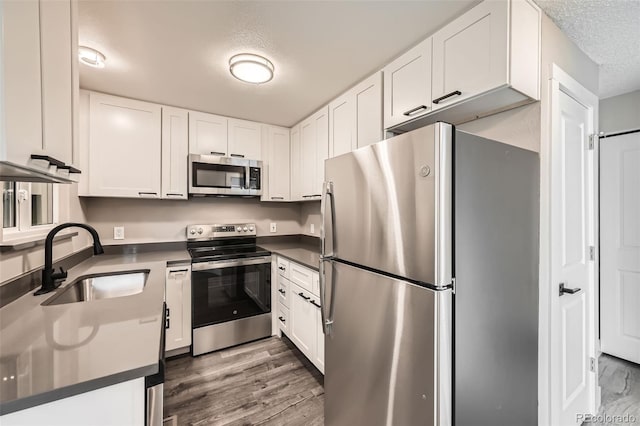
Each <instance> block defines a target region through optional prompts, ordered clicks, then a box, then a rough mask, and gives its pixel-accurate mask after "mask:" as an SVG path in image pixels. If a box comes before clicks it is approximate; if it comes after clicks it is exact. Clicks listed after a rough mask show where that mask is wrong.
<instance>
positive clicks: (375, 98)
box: [351, 72, 383, 149]
mask: <svg viewBox="0 0 640 426" xmlns="http://www.w3.org/2000/svg"><path fill="white" fill-rule="evenodd" d="M351 92H352V93H353V96H354V99H355V105H356V146H354V147H353V148H354V149H356V148H362V147H363V146H367V145H371V144H372V143H376V142H380V141H381V140H382V139H383V134H382V72H377V73H375V74H374V75H372V76H371V77H369V78H367V79H366V80H364V81H362V82H360V83H358V84H357V85H356V86H355V87H354V88H353V89H351Z"/></svg>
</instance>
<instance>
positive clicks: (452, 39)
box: [433, 1, 509, 109]
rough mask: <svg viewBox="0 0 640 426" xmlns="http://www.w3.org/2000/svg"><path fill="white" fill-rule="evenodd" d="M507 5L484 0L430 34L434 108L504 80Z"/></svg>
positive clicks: (489, 87)
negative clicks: (431, 41)
mask: <svg viewBox="0 0 640 426" xmlns="http://www.w3.org/2000/svg"><path fill="white" fill-rule="evenodd" d="M508 9H509V8H508V2H505V1H485V2H483V3H481V4H479V5H478V6H476V7H474V8H473V9H471V10H470V11H469V12H467V13H465V14H464V15H462V16H461V17H460V18H458V19H456V20H455V21H453V22H452V23H450V24H449V25H447V26H446V27H444V28H443V29H441V30H440V31H438V32H437V33H436V34H435V35H434V36H433V64H434V67H433V109H437V108H441V107H443V106H446V105H448V104H449V103H452V102H459V101H461V100H464V99H466V98H469V97H471V96H474V95H477V94H478V93H482V92H484V91H486V90H488V89H492V88H495V87H497V86H499V85H500V84H504V83H506V82H507V71H508V67H507V48H508V46H507V35H508V34H507V29H508V25H509V22H508Z"/></svg>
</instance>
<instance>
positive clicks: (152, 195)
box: [138, 192, 158, 197]
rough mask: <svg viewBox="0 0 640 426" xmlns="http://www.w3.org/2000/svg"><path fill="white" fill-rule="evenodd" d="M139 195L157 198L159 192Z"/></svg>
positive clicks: (140, 193)
mask: <svg viewBox="0 0 640 426" xmlns="http://www.w3.org/2000/svg"><path fill="white" fill-rule="evenodd" d="M138 195H139V196H141V197H157V196H158V193H157V192H138Z"/></svg>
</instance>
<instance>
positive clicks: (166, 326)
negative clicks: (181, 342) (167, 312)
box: [164, 318, 171, 328]
mask: <svg viewBox="0 0 640 426" xmlns="http://www.w3.org/2000/svg"><path fill="white" fill-rule="evenodd" d="M164 328H171V320H170V319H169V318H167V321H166V322H165V324H164Z"/></svg>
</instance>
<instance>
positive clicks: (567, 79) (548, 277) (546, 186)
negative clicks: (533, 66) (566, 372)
mask: <svg viewBox="0 0 640 426" xmlns="http://www.w3.org/2000/svg"><path fill="white" fill-rule="evenodd" d="M550 68H551V69H550V71H551V72H550V76H551V77H550V78H549V80H548V84H547V99H548V105H547V106H546V108H545V105H544V103H543V105H542V117H541V118H542V121H543V123H544V122H546V124H547V126H543V128H542V129H543V133H542V134H541V141H540V172H541V173H540V267H539V274H540V282H539V294H538V299H539V324H538V332H539V334H538V423H539V424H553V420H554V419H555V418H556V417H557V414H556V413H554V412H552V407H553V405H552V401H551V394H552V392H551V390H552V386H553V385H554V384H553V378H552V377H551V363H552V362H553V359H552V354H551V349H552V347H551V336H552V333H551V330H552V326H553V324H552V323H551V298H552V297H553V296H555V295H556V293H557V291H555V286H554V285H553V283H555V282H556V281H557V280H555V279H554V277H553V276H552V270H551V253H552V250H551V188H552V186H553V185H554V184H555V182H552V181H551V176H552V175H551V165H552V162H553V161H556V159H554V158H552V156H551V153H552V144H553V143H554V142H555V135H556V134H557V126H558V122H559V120H558V118H559V114H558V112H559V102H560V101H559V99H560V92H561V91H562V92H564V93H566V94H568V95H569V96H571V97H572V98H574V99H575V100H576V101H578V102H580V103H581V104H582V105H584V106H585V107H587V109H588V110H589V116H590V118H591V124H592V126H591V128H592V131H591V133H592V134H594V135H597V134H598V104H599V100H598V97H597V96H596V95H595V94H593V93H591V92H590V91H589V90H587V89H586V88H585V87H584V86H582V85H581V84H580V83H579V82H578V81H576V80H575V79H574V78H573V77H571V76H570V75H569V74H567V73H566V72H565V71H564V70H562V69H561V68H560V67H559V66H558V65H556V64H555V63H553V64H551V65H550ZM598 153H599V141H598V138H597V137H595V138H594V149H593V154H592V155H591V158H590V167H589V182H590V185H589V189H588V191H591V196H592V197H591V199H592V200H593V201H592V203H591V206H589V208H590V209H591V212H592V215H591V217H592V220H591V223H590V233H591V238H590V243H591V245H593V246H594V247H595V256H594V262H593V264H594V265H593V267H594V273H593V275H592V277H593V278H592V280H591V282H590V283H589V286H590V290H591V292H592V293H591V294H593V298H592V303H591V304H590V306H589V307H588V308H589V310H590V311H591V314H592V315H591V318H592V321H591V324H590V326H589V327H588V332H589V336H587V339H588V340H589V341H590V342H593V348H592V351H591V352H592V354H593V357H594V358H595V359H596V362H595V380H594V381H593V386H592V388H591V389H590V394H591V395H590V398H589V399H590V411H591V414H596V413H597V412H598V410H599V409H600V401H601V395H600V387H599V385H598V362H597V359H598V356H599V355H600V340H599V335H598V324H599V311H598V309H597V307H598V306H599V294H598V291H597V290H598V288H599V285H598V282H599V276H600V269H599V258H600V255H599V237H598V236H599V220H600V218H599V209H598V206H599V203H600V199H599V186H598V182H599V169H598V166H599V161H598V160H599V154H598ZM585 249H586V248H585Z"/></svg>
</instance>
